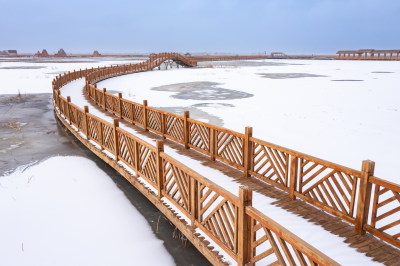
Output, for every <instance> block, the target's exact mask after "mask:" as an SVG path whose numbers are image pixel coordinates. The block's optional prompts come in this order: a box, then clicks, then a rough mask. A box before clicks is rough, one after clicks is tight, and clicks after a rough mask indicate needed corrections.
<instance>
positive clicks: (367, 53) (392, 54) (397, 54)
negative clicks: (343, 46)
mask: <svg viewBox="0 0 400 266" xmlns="http://www.w3.org/2000/svg"><path fill="white" fill-rule="evenodd" d="M336 54H337V55H338V56H335V59H340V60H400V50H375V49H360V50H341V51H337V52H336Z"/></svg>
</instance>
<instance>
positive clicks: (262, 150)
mask: <svg viewBox="0 0 400 266" xmlns="http://www.w3.org/2000/svg"><path fill="white" fill-rule="evenodd" d="M289 157H290V155H289V154H288V153H286V152H283V151H280V150H279V149H276V148H273V147H270V146H269V145H267V144H266V143H262V142H261V141H259V142H257V141H254V142H253V151H252V167H251V169H252V170H251V171H250V173H251V174H252V175H254V176H256V177H258V178H260V179H261V180H264V181H266V182H273V183H275V184H277V185H279V186H281V187H283V188H287V187H288V186H289V164H290V161H289Z"/></svg>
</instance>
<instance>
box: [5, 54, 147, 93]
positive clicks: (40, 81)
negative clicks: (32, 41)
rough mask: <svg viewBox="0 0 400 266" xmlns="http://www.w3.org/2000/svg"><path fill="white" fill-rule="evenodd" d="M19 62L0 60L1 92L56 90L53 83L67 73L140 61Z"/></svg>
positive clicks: (74, 60) (49, 91)
mask: <svg viewBox="0 0 400 266" xmlns="http://www.w3.org/2000/svg"><path fill="white" fill-rule="evenodd" d="M17 60H19V61H17V62H10V61H8V60H5V58H3V59H0V80H1V82H0V94H17V93H19V92H20V93H21V94H25V93H52V90H51V82H52V81H53V79H54V78H55V77H56V76H57V75H59V74H63V73H64V72H68V71H73V70H79V69H85V68H92V67H98V66H110V65H115V64H129V63H138V62H141V61H138V60H127V59H123V58H118V57H117V58H68V59H61V58H48V59H37V58H21V59H17ZM11 61H13V60H11Z"/></svg>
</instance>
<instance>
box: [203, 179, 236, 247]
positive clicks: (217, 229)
mask: <svg viewBox="0 0 400 266" xmlns="http://www.w3.org/2000/svg"><path fill="white" fill-rule="evenodd" d="M199 222H200V225H201V226H202V229H203V231H205V233H207V234H208V235H211V236H212V238H213V240H214V241H216V242H217V243H218V244H220V245H223V246H224V249H225V250H227V251H229V252H230V254H236V253H237V237H238V234H237V233H238V232H237V226H238V205H237V203H235V202H232V201H230V200H228V199H226V198H224V197H223V196H222V195H220V194H219V193H218V191H216V190H213V189H211V188H210V187H208V186H206V185H205V184H203V183H202V182H201V181H199Z"/></svg>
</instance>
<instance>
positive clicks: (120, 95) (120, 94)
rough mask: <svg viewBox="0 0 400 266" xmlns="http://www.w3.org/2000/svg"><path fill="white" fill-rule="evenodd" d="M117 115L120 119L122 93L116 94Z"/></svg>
mask: <svg viewBox="0 0 400 266" xmlns="http://www.w3.org/2000/svg"><path fill="white" fill-rule="evenodd" d="M118 114H119V117H120V118H121V119H123V117H122V93H120V92H119V93H118Z"/></svg>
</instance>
